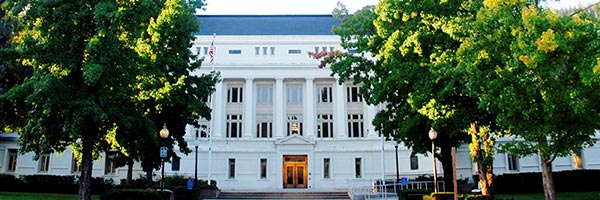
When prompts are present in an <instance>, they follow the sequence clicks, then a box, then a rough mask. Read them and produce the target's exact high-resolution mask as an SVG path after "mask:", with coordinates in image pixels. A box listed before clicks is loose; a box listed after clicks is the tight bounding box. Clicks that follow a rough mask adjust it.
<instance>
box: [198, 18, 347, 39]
mask: <svg viewBox="0 0 600 200" xmlns="http://www.w3.org/2000/svg"><path fill="white" fill-rule="evenodd" d="M198 20H199V21H200V32H197V33H196V35H213V33H214V34H217V35H333V33H332V32H331V28H332V27H333V25H339V24H340V20H339V19H336V18H334V17H333V16H332V15H199V16H198Z"/></svg>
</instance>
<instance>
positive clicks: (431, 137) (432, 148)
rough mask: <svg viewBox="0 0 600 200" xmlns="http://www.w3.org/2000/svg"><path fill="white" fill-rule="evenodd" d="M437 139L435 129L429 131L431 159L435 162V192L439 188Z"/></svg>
mask: <svg viewBox="0 0 600 200" xmlns="http://www.w3.org/2000/svg"><path fill="white" fill-rule="evenodd" d="M436 138H437V132H436V131H435V129H433V127H431V130H429V139H431V159H432V160H433V191H434V192H436V193H437V192H438V187H437V164H436V163H435V139H436Z"/></svg>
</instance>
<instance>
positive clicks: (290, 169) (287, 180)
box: [283, 155, 308, 188]
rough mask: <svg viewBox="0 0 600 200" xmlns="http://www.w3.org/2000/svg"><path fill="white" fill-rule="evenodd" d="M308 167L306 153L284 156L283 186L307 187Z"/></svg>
mask: <svg viewBox="0 0 600 200" xmlns="http://www.w3.org/2000/svg"><path fill="white" fill-rule="evenodd" d="M307 168H308V167H307V159H306V156H305V155H294V156H283V188H306V186H307V183H306V180H307V178H306V177H307V172H308V169H307Z"/></svg>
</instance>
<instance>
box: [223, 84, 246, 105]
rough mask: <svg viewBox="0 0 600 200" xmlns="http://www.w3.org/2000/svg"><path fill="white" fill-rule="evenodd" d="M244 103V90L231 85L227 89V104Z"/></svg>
mask: <svg viewBox="0 0 600 200" xmlns="http://www.w3.org/2000/svg"><path fill="white" fill-rule="evenodd" d="M243 101H244V88H243V87H242V86H236V85H232V86H229V88H227V103H242V102H243Z"/></svg>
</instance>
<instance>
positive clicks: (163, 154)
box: [159, 123, 169, 191]
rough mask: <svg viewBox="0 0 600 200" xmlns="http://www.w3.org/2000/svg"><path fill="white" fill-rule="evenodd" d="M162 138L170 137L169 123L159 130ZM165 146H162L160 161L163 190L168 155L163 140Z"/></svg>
mask: <svg viewBox="0 0 600 200" xmlns="http://www.w3.org/2000/svg"><path fill="white" fill-rule="evenodd" d="M159 134H160V138H162V139H163V140H164V139H167V138H168V137H169V130H168V129H167V123H165V124H164V125H163V128H162V129H161V130H160V132H159ZM162 143H163V146H162V147H160V163H161V168H160V170H161V172H160V190H161V191H162V190H163V189H164V187H165V158H166V157H167V147H165V146H164V141H163V142H162Z"/></svg>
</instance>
